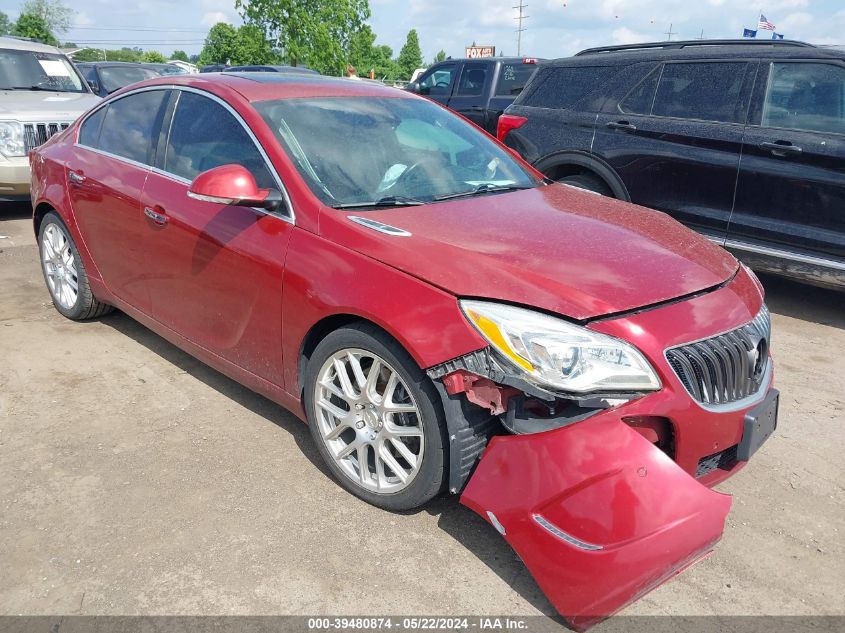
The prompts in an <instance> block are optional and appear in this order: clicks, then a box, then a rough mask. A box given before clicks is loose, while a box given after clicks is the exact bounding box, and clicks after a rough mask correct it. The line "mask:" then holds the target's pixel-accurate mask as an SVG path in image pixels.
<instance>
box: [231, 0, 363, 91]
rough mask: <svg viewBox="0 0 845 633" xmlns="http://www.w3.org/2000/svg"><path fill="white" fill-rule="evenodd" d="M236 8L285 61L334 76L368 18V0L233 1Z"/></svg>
mask: <svg viewBox="0 0 845 633" xmlns="http://www.w3.org/2000/svg"><path fill="white" fill-rule="evenodd" d="M235 8H237V9H240V12H241V17H242V18H243V19H244V21H245V22H246V23H247V24H251V25H254V26H256V27H258V28H259V29H261V30H262V31H263V32H264V33H265V34H267V36H268V37H269V39H270V41H271V44H272V45H274V46H275V48H277V49H279V50H280V51H282V57H283V59H284V61H285V62H287V63H289V64H292V65H303V64H304V65H307V66H309V67H311V68H313V69H315V70H318V71H320V72H321V73H324V74H333V75H339V74H341V73H342V71H343V69H344V68H345V66H346V63H347V60H348V52H349V47H350V43H351V42H350V41H351V38H352V37H353V35H354V34H356V33H357V32H358V31H359V30H360V29H361V28H362V25H363V23H364V20H366V19H367V18H368V17H370V6H369V3H368V2H367V0H235Z"/></svg>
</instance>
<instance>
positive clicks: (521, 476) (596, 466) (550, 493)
mask: <svg viewBox="0 0 845 633" xmlns="http://www.w3.org/2000/svg"><path fill="white" fill-rule="evenodd" d="M461 502H462V503H463V504H464V505H466V506H468V507H470V508H472V509H473V510H474V511H476V512H477V513H478V514H480V515H481V516H482V517H483V518H485V519H486V520H488V521H490V522H491V523H492V524H493V525H494V527H496V529H498V530H499V531H500V532H502V533H503V535H504V537H505V539H506V540H507V541H508V543H510V545H511V546H512V547H513V549H514V550H515V551H516V552H517V554H518V555H519V556H520V558H521V559H522V560H523V562H524V563H525V565H526V566H527V567H528V570H529V571H530V572H531V574H532V575H533V576H534V578H535V580H536V581H537V584H538V585H539V586H540V588H541V589H542V590H543V591H544V592H545V594H546V596H548V598H549V600H550V601H551V603H552V604H553V605H554V607H555V608H556V609H557V610H558V611H559V612H560V614H561V615H562V616H563V617H564V618H566V619H567V620H568V622H569V623H570V624H571V625H572V626H573V627H575V628H576V629H585V628H587V627H589V626H591V625H593V624H595V623H596V622H598V621H600V620H602V619H604V618H606V617H608V616H610V615H612V614H613V613H615V612H616V611H618V610H619V609H621V608H622V607H624V606H625V605H627V604H629V603H630V602H632V601H634V600H636V599H637V598H639V597H640V596H642V595H644V594H645V593H647V592H648V591H650V590H651V589H653V588H655V587H656V586H658V585H660V584H661V583H662V582H664V581H665V580H667V579H668V578H670V577H672V576H673V575H675V574H677V573H679V572H680V571H682V570H683V569H684V568H685V567H687V566H689V565H690V564H692V563H693V562H695V561H696V560H698V559H700V558H701V557H703V556H704V555H706V554H707V553H708V552H709V551H710V550H711V549H712V547H713V545H714V544H715V543H716V542H717V541H718V540H719V539H720V538H721V536H722V532H723V530H724V523H725V517H726V516H727V513H728V511H729V509H730V505H731V499H730V497H729V496H727V495H723V494H719V493H716V492H713V491H712V490H709V489H708V488H706V487H705V486H703V485H702V484H700V483H699V482H698V481H696V480H695V479H694V478H693V477H691V476H690V475H689V474H687V473H686V472H685V471H684V470H682V469H681V468H680V467H679V466H678V465H677V464H675V462H673V461H672V460H671V459H670V458H669V457H668V456H667V455H666V454H665V453H663V452H662V451H661V450H659V449H658V448H656V447H655V446H654V445H652V444H650V443H649V442H648V441H647V440H645V439H644V438H643V437H642V436H641V435H640V434H639V433H637V432H636V431H634V430H632V429H631V428H630V427H629V426H628V425H626V424H625V423H624V422H622V420H621V418H620V417H619V414H618V413H616V412H615V411H608V412H607V413H603V414H599V415H597V416H595V417H593V418H591V419H590V420H586V421H583V422H581V423H579V424H576V425H573V426H568V427H564V428H562V429H559V430H556V431H549V432H546V433H541V434H537V435H522V436H498V437H495V438H493V439H492V440H491V442H490V444H489V446H488V447H487V450H486V452H485V453H484V455H483V457H482V458H481V460H480V462H479V464H478V466H477V468H476V470H475V472H474V473H473V475H472V477H471V478H470V480H469V483H468V484H467V486H466V488H465V490H464V492H463V494H462V496H461Z"/></svg>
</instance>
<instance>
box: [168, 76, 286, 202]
mask: <svg viewBox="0 0 845 633" xmlns="http://www.w3.org/2000/svg"><path fill="white" fill-rule="evenodd" d="M231 164H236V165H243V166H244V167H245V168H246V169H247V170H249V172H250V173H251V174H252V176H253V177H254V178H255V182H256V183H257V184H258V186H259V187H262V188H265V189H269V188H275V187H277V186H278V185H277V184H276V181H275V179H274V178H273V176H272V174H271V173H270V170H269V169H268V168H267V163H266V162H265V160H264V157H263V156H262V155H261V152H259V151H258V148H257V147H256V146H255V143H254V142H253V140H252V139H251V138H250V136H249V134H247V133H246V130H244V128H243V126H242V125H241V124H240V122H239V121H238V120H237V119H236V118H235V117H234V116H232V114H231V113H230V112H229V111H228V110H226V108H224V107H223V106H221V105H220V104H219V103H217V102H216V101H213V100H212V99H209V98H208V97H203V96H202V95H198V94H196V93H193V92H182V93H181V95H180V96H179V103H178V104H177V106H176V113H175V114H174V116H173V124H172V125H171V128H170V136H169V138H168V140H167V150H166V152H165V156H164V169H165V171H167V172H169V173H171V174H175V175H177V176H181V177H182V178H186V179H187V180H193V179H194V178H196V177H197V175H198V174H200V173H201V172H204V171H207V170H209V169H214V168H215V167H220V166H221V165H231Z"/></svg>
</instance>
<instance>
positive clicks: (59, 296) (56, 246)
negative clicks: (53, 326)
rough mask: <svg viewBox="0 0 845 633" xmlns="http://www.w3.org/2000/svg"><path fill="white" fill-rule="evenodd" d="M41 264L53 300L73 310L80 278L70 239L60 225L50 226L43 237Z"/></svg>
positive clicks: (52, 224) (53, 224)
mask: <svg viewBox="0 0 845 633" xmlns="http://www.w3.org/2000/svg"><path fill="white" fill-rule="evenodd" d="M41 264H42V266H43V267H44V274H45V277H46V278H47V287H48V288H49V289H50V294H51V295H52V297H53V299H54V300H55V301H56V302H57V303H58V304H59V305H61V306H62V307H63V308H65V309H66V310H70V309H72V308H73V306H75V305H76V300H77V298H78V297H79V276H78V273H77V270H76V258H75V257H74V255H73V249H72V248H71V246H70V237H68V235H67V233H65V230H64V229H63V228H62V227H61V226H59V225H58V224H55V223H51V224H48V225H47V227H46V228H45V229H44V233H43V235H42V236H41Z"/></svg>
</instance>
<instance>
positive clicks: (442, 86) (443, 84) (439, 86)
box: [434, 81, 449, 88]
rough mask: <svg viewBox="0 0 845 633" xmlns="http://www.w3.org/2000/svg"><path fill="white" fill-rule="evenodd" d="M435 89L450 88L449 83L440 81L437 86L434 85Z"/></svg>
mask: <svg viewBox="0 0 845 633" xmlns="http://www.w3.org/2000/svg"><path fill="white" fill-rule="evenodd" d="M434 87H435V88H448V87H449V82H448V81H438V82H437V83H436V84H434Z"/></svg>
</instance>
